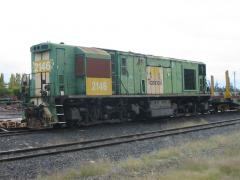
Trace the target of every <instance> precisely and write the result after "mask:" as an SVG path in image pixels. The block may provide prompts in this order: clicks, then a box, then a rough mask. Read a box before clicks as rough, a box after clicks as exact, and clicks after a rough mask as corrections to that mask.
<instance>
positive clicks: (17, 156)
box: [0, 118, 240, 163]
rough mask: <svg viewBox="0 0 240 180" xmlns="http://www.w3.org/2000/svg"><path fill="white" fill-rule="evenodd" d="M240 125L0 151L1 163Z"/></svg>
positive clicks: (236, 121) (229, 122)
mask: <svg viewBox="0 0 240 180" xmlns="http://www.w3.org/2000/svg"><path fill="white" fill-rule="evenodd" d="M239 123H240V118H237V119H230V120H225V121H218V122H213V123H206V124H201V125H195V126H188V127H181V128H174V129H166V130H159V131H147V132H143V133H137V134H130V135H123V136H117V137H109V138H103V139H94V140H87V141H79V142H71V143H64V144H58V145H50V146H44V147H34V148H26V149H18V150H11V151H0V163H2V162H7V161H15V160H21V159H28V158H33V157H39V156H47V155H55V154H60V153H67V152H74V151H82V150H88V149H96V148H100V147H107V146H113V145H119V144H123V143H130V142H135V141H142V140H147V139H154V138H160V137H166V136H172V135H178V134H185V133H190V132H195V131H201V130H206V129H213V128H218V127H223V126H230V125H235V124H239Z"/></svg>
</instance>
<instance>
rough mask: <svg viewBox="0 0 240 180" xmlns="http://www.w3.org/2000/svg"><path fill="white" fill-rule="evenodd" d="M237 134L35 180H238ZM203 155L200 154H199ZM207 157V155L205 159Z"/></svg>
mask: <svg viewBox="0 0 240 180" xmlns="http://www.w3.org/2000/svg"><path fill="white" fill-rule="evenodd" d="M239 139H240V132H233V133H232V134H231V135H221V136H213V137H211V138H209V139H208V140H198V141H194V142H189V143H185V144H183V145H180V146H176V147H170V148H165V149H162V150H160V151H156V152H152V153H150V154H146V155H142V156H141V157H139V158H134V157H129V158H128V159H126V160H121V161H119V162H109V161H99V162H96V163H88V164H86V165H84V166H81V167H79V168H75V169H68V170H66V171H64V172H58V173H54V174H52V175H51V176H48V177H40V178H39V179H63V180H65V179H66V180H68V179H84V178H88V177H98V176H102V177H103V179H104V177H110V179H138V180H145V179H160V180H162V179H163V180H169V179H170V180H175V179H176V180H179V179H184V180H190V179H191V180H192V179H196V180H205V179H207V180H218V179H222V180H228V179H240V141H239ZM203 152H204V153H203ZM206 154H207V155H206Z"/></svg>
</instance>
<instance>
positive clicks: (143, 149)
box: [0, 112, 240, 179]
mask: <svg viewBox="0 0 240 180" xmlns="http://www.w3.org/2000/svg"><path fill="white" fill-rule="evenodd" d="M196 118H200V119H204V120H206V121H209V122H213V121H216V120H218V121H219V120H226V119H233V118H240V113H236V112H235V113H232V114H229V113H226V114H221V115H208V116H200V117H194V118H193V117H191V118H189V119H195V120H196ZM180 119H181V118H180ZM185 119H186V118H185ZM189 119H188V120H189ZM167 124H168V123H166V122H164V123H160V121H158V122H152V121H151V122H150V123H146V122H144V123H143V122H141V123H138V122H133V123H122V124H114V125H100V126H94V127H91V128H83V130H82V131H81V130H77V129H76V130H63V131H61V133H60V131H58V132H57V131H56V132H55V131H54V132H47V133H41V134H31V135H24V136H18V137H16V136H14V137H5V138H4V137H3V138H1V140H0V143H1V145H0V150H1V151H3V150H10V149H16V148H26V147H30V146H31V147H34V146H36V147H37V146H39V145H46V144H51V143H53V142H55V144H58V143H64V142H69V141H76V140H78V141H79V140H87V139H95V138H96V139H98V138H104V137H109V136H118V135H123V134H131V133H137V132H143V131H147V130H148V131H149V130H157V129H164V128H166V127H168V128H170V127H169V125H167ZM239 129H240V125H233V126H228V127H221V128H215V129H210V130H204V131H199V132H192V133H187V134H182V135H174V136H169V137H163V138H156V139H152V140H145V141H137V142H133V143H126V144H121V145H115V146H111V147H104V148H98V149H94V150H84V151H78V152H71V153H62V154H58V155H51V156H42V157H37V158H31V159H25V160H19V161H12V162H4V163H0V179H35V178H37V177H39V176H44V175H48V174H51V173H53V172H56V171H61V170H64V169H67V168H72V167H75V166H81V164H84V163H86V162H88V161H96V160H102V159H109V160H111V161H116V160H121V159H126V158H127V157H129V156H132V157H139V156H141V155H142V154H147V153H150V152H152V151H155V150H159V149H161V148H166V147H169V146H178V145H181V144H184V143H186V142H189V141H194V140H199V139H208V138H209V137H210V136H212V135H217V134H229V133H231V132H233V131H239ZM202 153H203V154H205V155H206V156H208V154H209V155H210V154H211V153H210V152H207V151H203V152H202Z"/></svg>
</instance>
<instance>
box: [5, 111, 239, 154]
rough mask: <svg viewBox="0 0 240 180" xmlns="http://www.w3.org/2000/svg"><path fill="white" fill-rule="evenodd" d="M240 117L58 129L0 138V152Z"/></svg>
mask: <svg viewBox="0 0 240 180" xmlns="http://www.w3.org/2000/svg"><path fill="white" fill-rule="evenodd" d="M237 117H240V113H239V112H234V113H231V114H230V113H224V114H218V115H205V116H198V117H183V118H178V119H177V121H176V119H175V118H172V119H170V120H166V119H163V120H151V121H150V122H146V121H144V122H128V123H118V124H105V125H97V126H93V127H85V128H80V129H71V130H69V129H65V130H63V129H60V130H53V131H49V132H44V133H37V134H36V133H35V134H27V135H19V136H6V137H1V138H0V144H1V146H0V151H7V150H13V149H21V148H29V147H39V146H45V145H52V144H59V143H68V142H73V141H83V140H89V139H96V138H105V137H111V136H119V135H126V134H133V133H137V132H144V131H154V130H160V129H166V128H172V127H176V126H178V125H179V124H180V125H181V124H182V123H183V122H189V121H191V122H195V121H196V122H200V121H201V120H205V121H207V122H213V121H216V120H224V119H231V118H237Z"/></svg>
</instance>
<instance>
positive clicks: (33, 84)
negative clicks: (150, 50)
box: [22, 42, 210, 128]
mask: <svg viewBox="0 0 240 180" xmlns="http://www.w3.org/2000/svg"><path fill="white" fill-rule="evenodd" d="M31 63H32V73H31V74H30V75H25V76H24V77H23V80H22V92H23V94H24V102H25V119H26V121H27V124H28V126H29V127H34V128H38V127H52V126H54V125H61V124H67V125H69V126H81V125H91V124H96V123H102V122H108V121H111V122H113V121H125V120H130V119H147V118H150V117H162V116H177V115H180V114H186V113H197V112H203V111H205V110H206V109H207V106H208V99H209V97H210V95H209V94H208V93H207V92H206V65H205V64H204V63H201V62H195V61H186V60H181V59H174V58H166V57H161V56H152V55H144V54H138V53H133V52H123V51H117V50H110V49H101V48H87V47H81V46H70V45H65V44H64V43H60V44H54V43H49V42H47V43H41V44H37V45H34V46H32V47H31Z"/></svg>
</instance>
